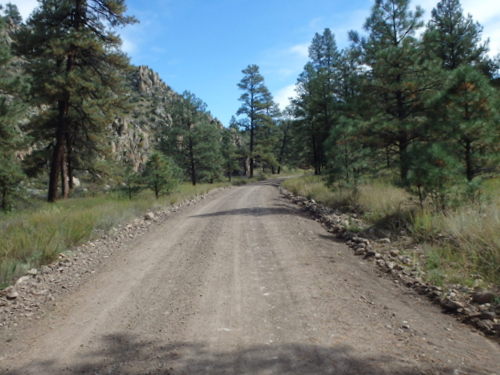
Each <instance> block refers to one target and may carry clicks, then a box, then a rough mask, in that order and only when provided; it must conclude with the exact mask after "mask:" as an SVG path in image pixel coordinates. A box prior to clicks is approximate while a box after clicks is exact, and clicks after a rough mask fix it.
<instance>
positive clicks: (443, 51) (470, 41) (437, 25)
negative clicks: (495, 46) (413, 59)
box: [424, 0, 488, 70]
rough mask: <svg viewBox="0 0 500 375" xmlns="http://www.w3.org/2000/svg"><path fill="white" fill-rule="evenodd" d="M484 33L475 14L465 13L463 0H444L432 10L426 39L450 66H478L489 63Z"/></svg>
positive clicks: (444, 64) (432, 51) (434, 52)
mask: <svg viewBox="0 0 500 375" xmlns="http://www.w3.org/2000/svg"><path fill="white" fill-rule="evenodd" d="M481 33H482V27H481V25H480V24H479V23H477V22H474V20H473V19H472V16H471V15H468V16H467V17H465V16H464V14H463V10H462V6H461V5H460V1H459V0H441V1H440V2H439V3H438V4H437V5H436V7H435V8H434V9H433V10H432V18H431V20H430V21H429V24H428V26H427V30H426V32H425V33H424V43H425V45H426V48H427V49H428V50H430V51H431V53H433V54H434V55H436V56H437V57H438V58H440V59H441V62H442V66H443V68H444V69H446V70H453V69H456V68H458V67H459V66H460V65H462V64H465V65H475V66H478V65H481V64H484V63H485V53H486V52H487V50H488V48H487V43H482V42H481Z"/></svg>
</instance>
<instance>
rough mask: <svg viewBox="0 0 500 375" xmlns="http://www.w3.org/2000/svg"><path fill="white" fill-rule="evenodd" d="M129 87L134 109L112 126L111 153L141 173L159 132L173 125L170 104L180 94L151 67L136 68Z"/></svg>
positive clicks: (130, 78) (130, 77) (156, 141)
mask: <svg viewBox="0 0 500 375" xmlns="http://www.w3.org/2000/svg"><path fill="white" fill-rule="evenodd" d="M129 84H130V86H131V87H130V88H131V98H130V99H131V104H132V109H131V111H130V113H129V114H127V115H126V116H124V117H121V118H118V119H116V121H115V122H114V123H113V124H112V131H113V136H112V137H111V150H112V153H113V155H114V156H115V157H116V159H118V160H120V161H124V162H125V163H128V164H129V165H130V166H132V167H133V168H134V169H135V170H138V169H140V168H141V166H142V165H143V164H144V163H145V162H146V161H147V158H148V155H149V154H150V153H151V151H152V149H153V148H154V146H155V145H156V144H157V143H158V141H159V139H158V133H159V129H160V128H162V127H166V126H170V125H171V121H172V119H171V117H170V115H169V112H168V105H169V104H168V103H169V102H170V101H171V99H172V98H174V97H175V96H177V95H178V94H177V93H176V92H174V91H173V90H172V89H171V88H170V87H169V86H168V85H167V84H166V83H165V82H163V81H162V80H161V78H160V76H159V75H158V73H156V72H154V71H153V70H152V69H150V68H149V67H147V66H139V67H137V68H135V69H134V70H133V72H132V73H131V74H130V76H129Z"/></svg>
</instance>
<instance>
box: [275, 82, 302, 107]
mask: <svg viewBox="0 0 500 375" xmlns="http://www.w3.org/2000/svg"><path fill="white" fill-rule="evenodd" d="M295 96H297V93H296V92H295V85H294V84H293V85H288V86H285V87H283V88H281V89H280V90H278V91H277V92H276V95H275V98H274V101H275V102H276V103H277V104H278V105H279V106H280V109H281V110H284V109H285V108H286V107H287V106H288V105H289V104H290V98H294V97H295Z"/></svg>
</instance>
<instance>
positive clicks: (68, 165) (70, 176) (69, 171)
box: [66, 135, 75, 193]
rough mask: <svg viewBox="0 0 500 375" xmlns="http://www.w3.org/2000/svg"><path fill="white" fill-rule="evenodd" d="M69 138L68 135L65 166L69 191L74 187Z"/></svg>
mask: <svg viewBox="0 0 500 375" xmlns="http://www.w3.org/2000/svg"><path fill="white" fill-rule="evenodd" d="M71 151H72V150H71V140H70V137H69V135H68V136H67V137H66V168H67V175H68V187H69V193H71V192H72V191H73V189H74V188H75V186H74V183H73V164H72V163H71V156H72V155H71Z"/></svg>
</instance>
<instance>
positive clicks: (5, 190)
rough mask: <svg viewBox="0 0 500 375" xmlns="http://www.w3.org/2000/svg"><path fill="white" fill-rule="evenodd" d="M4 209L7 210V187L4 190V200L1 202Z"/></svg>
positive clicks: (0, 204)
mask: <svg viewBox="0 0 500 375" xmlns="http://www.w3.org/2000/svg"><path fill="white" fill-rule="evenodd" d="M0 208H1V209H2V211H7V188H5V189H3V190H2V201H1V202H0Z"/></svg>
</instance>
